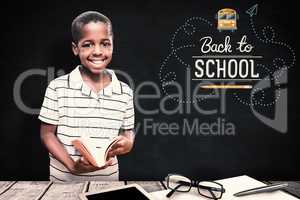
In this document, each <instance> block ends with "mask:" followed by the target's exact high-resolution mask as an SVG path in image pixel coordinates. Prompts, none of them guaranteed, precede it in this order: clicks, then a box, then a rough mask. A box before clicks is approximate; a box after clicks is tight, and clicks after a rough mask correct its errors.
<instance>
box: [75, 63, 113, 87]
mask: <svg viewBox="0 0 300 200" xmlns="http://www.w3.org/2000/svg"><path fill="white" fill-rule="evenodd" d="M79 69H80V72H81V76H82V79H83V80H88V81H91V82H94V83H103V82H106V81H107V79H108V78H109V79H110V76H109V73H108V72H107V71H106V70H103V71H102V72H101V73H100V74H93V73H92V72H91V71H89V70H88V69H86V68H85V67H83V66H82V67H80V68H79Z"/></svg>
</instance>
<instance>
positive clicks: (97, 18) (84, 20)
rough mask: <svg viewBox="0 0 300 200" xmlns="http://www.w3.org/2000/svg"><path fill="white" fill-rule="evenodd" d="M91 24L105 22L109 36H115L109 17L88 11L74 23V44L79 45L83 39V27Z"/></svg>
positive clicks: (72, 30)
mask: <svg viewBox="0 0 300 200" xmlns="http://www.w3.org/2000/svg"><path fill="white" fill-rule="evenodd" d="M90 22H103V23H105V24H107V27H108V31H109V34H110V35H111V36H113V29H112V23H111V21H110V19H109V18H108V17H106V16H105V15H103V14H101V13H99V12H96V11H86V12H84V13H81V14H80V15H78V16H77V17H76V18H75V19H74V20H73V22H72V27H71V32H72V38H73V42H75V43H76V44H77V43H78V41H79V40H80V38H81V37H82V33H81V31H82V28H83V26H84V25H86V24H88V23H90Z"/></svg>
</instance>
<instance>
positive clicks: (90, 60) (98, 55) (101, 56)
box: [72, 22, 113, 74]
mask: <svg viewBox="0 0 300 200" xmlns="http://www.w3.org/2000/svg"><path fill="white" fill-rule="evenodd" d="M107 26H108V25H107V24H105V23H102V22H90V23H88V24H86V25H84V26H83V28H82V31H81V33H82V36H81V38H80V40H79V41H78V44H77V45H76V44H75V43H72V47H73V52H74V54H75V55H78V56H79V58H80V61H81V64H82V65H83V66H84V67H86V68H87V69H88V70H89V71H90V72H91V73H93V74H100V73H101V72H102V71H103V70H104V69H105V68H106V67H107V65H108V64H109V63H110V61H111V59H112V52H113V41H112V35H111V34H110V33H109V30H108V27H107Z"/></svg>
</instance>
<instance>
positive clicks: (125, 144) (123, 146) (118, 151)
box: [108, 135, 134, 158]
mask: <svg viewBox="0 0 300 200" xmlns="http://www.w3.org/2000/svg"><path fill="white" fill-rule="evenodd" d="M133 142H134V139H132V138H130V137H128V136H126V135H119V136H118V142H116V143H115V144H114V145H113V146H112V147H111V149H110V150H109V152H108V157H109V158H111V157H114V156H116V155H122V154H126V153H128V152H130V151H131V149H132V147H133Z"/></svg>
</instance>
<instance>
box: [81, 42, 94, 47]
mask: <svg viewBox="0 0 300 200" xmlns="http://www.w3.org/2000/svg"><path fill="white" fill-rule="evenodd" d="M81 46H82V47H83V48H91V47H93V46H94V45H93V44H92V43H85V44H82V45H81Z"/></svg>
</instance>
